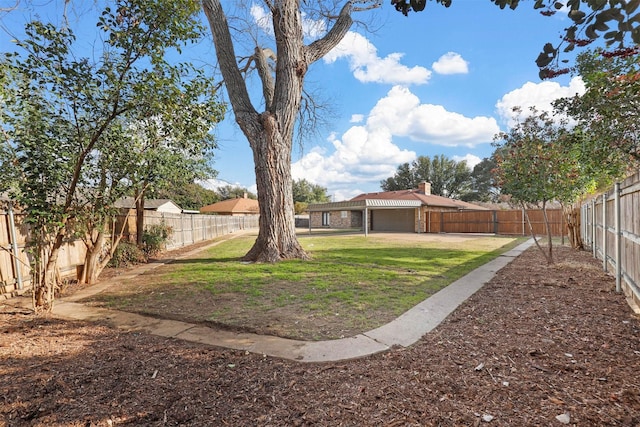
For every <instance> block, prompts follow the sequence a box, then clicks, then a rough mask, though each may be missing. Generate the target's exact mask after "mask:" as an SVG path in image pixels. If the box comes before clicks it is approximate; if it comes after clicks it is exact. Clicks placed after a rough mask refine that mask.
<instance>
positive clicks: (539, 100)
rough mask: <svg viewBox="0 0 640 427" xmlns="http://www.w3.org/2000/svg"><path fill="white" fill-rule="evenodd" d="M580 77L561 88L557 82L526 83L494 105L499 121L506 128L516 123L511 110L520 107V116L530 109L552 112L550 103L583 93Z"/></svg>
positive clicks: (583, 88) (525, 114) (514, 115)
mask: <svg viewBox="0 0 640 427" xmlns="http://www.w3.org/2000/svg"><path fill="white" fill-rule="evenodd" d="M585 90H586V89H585V85H584V81H583V80H582V77H579V76H578V77H574V78H572V79H571V81H570V82H569V85H568V86H562V85H560V83H558V82H552V81H543V82H541V83H532V82H527V83H525V84H524V85H522V87H520V88H518V89H515V90H512V91H511V92H509V93H507V94H506V95H504V96H503V97H502V98H501V99H500V100H499V101H498V102H497V104H496V111H497V113H498V115H499V116H500V119H501V120H502V121H504V123H505V124H506V125H507V126H508V127H510V128H511V127H513V126H514V125H515V124H516V123H517V119H516V117H517V115H518V114H516V113H514V111H513V109H514V108H515V107H520V109H521V110H522V115H523V116H525V117H526V116H527V113H528V112H529V108H530V107H536V109H537V110H538V111H548V112H551V111H553V106H552V103H553V101H555V100H556V99H559V98H563V97H572V96H574V95H576V94H578V95H582V94H583V93H584V92H585Z"/></svg>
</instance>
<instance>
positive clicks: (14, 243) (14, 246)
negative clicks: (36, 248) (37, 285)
mask: <svg viewBox="0 0 640 427" xmlns="http://www.w3.org/2000/svg"><path fill="white" fill-rule="evenodd" d="M8 205H9V207H8V212H9V235H10V237H11V252H12V255H13V256H12V258H13V265H14V268H15V269H16V285H17V286H18V289H19V290H22V286H23V284H22V270H21V269H20V254H19V253H18V239H17V234H18V233H16V222H15V218H14V217H13V203H11V202H9V203H8Z"/></svg>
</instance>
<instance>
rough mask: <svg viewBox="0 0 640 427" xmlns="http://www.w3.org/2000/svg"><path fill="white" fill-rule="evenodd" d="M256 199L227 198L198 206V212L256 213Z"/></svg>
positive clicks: (257, 209) (258, 210)
mask: <svg viewBox="0 0 640 427" xmlns="http://www.w3.org/2000/svg"><path fill="white" fill-rule="evenodd" d="M259 212H260V208H259V206H258V201H257V200H254V199H248V198H238V199H227V200H223V201H221V202H217V203H214V204H212V205H208V206H205V207H203V208H200V213H227V214H257V213H259Z"/></svg>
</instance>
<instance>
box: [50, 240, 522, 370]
mask: <svg viewBox="0 0 640 427" xmlns="http://www.w3.org/2000/svg"><path fill="white" fill-rule="evenodd" d="M218 243H219V242H217V243H214V244H213V245H215V244H218ZM532 244H533V241H532V240H529V241H527V242H525V243H523V244H521V245H519V246H517V247H516V248H514V249H512V250H510V251H508V252H506V253H504V254H502V255H501V256H499V257H498V258H495V259H494V260H492V261H490V262H488V263H487V264H485V265H483V266H481V267H479V268H477V269H475V270H474V271H472V272H471V273H469V274H467V275H466V276H464V277H462V278H460V279H458V280H457V281H455V282H453V283H452V284H451V285H449V286H447V287H446V288H444V289H442V290H440V291H439V292H437V293H436V294H434V295H432V296H431V297H429V298H427V299H426V300H424V301H423V302H421V303H420V304H418V305H416V306H415V307H413V308H412V309H410V310H409V311H407V312H406V313H404V314H402V315H401V316H400V317H398V318H397V319H396V320H394V321H392V322H390V323H388V324H386V325H383V326H381V327H379V328H376V329H373V330H371V331H368V332H364V333H362V334H359V335H356V336H353V337H350V338H343V339H338V340H331V341H317V342H308V341H297V340H291V339H286V338H279V337H274V336H265V335H256V334H250V333H236V332H230V331H222V330H218V329H212V328H208V327H206V326H201V325H194V324H190V323H186V322H180V321H175V320H162V319H156V318H153V317H147V316H143V315H139V314H133V313H126V312H121V311H116V310H108V309H104V308H96V307H89V306H86V305H83V304H81V303H78V302H76V301H79V300H81V299H83V298H86V297H88V296H90V295H95V294H97V293H99V292H101V291H102V290H104V289H105V288H107V287H108V286H109V283H105V284H99V285H97V286H92V287H90V288H87V289H85V290H82V291H79V292H77V293H76V294H74V295H73V296H71V297H69V298H63V299H60V300H58V301H57V302H56V303H55V306H54V309H53V315H54V316H58V317H61V318H66V319H75V320H89V321H101V322H107V323H108V324H109V325H111V326H113V327H117V328H120V329H122V330H126V331H143V332H148V333H150V334H154V335H159V336H163V337H167V338H177V339H182V340H187V341H193V342H199V343H203V344H208V345H213V346H217V347H226V348H232V349H236V350H245V351H250V352H253V353H258V354H265V355H268V356H273V357H279V358H284V359H291V360H297V361H300V362H328V361H337V360H345V359H353V358H358V357H363V356H367V355H370V354H374V353H378V352H382V351H385V350H389V349H390V348H391V347H393V346H396V345H398V346H402V347H408V346H410V345H412V344H413V343H415V342H416V341H418V340H419V339H420V338H421V337H422V336H423V335H424V334H426V333H427V332H429V331H431V330H432V329H434V328H435V327H436V326H438V325H439V324H440V323H441V322H442V321H443V320H444V319H445V318H446V317H447V316H448V315H449V314H450V313H451V312H453V311H454V310H455V309H456V308H457V307H458V306H459V305H460V304H462V303H463V302H464V301H465V300H466V299H467V298H469V297H470V296H471V295H473V294H474V293H475V292H476V291H477V290H479V289H480V288H481V287H482V286H483V285H484V284H485V283H486V282H488V281H489V280H490V279H491V278H492V277H493V276H494V275H495V273H496V272H497V271H498V270H500V269H501V268H503V267H504V266H506V265H507V264H509V263H510V262H511V261H512V260H513V259H514V258H515V257H517V256H519V255H520V254H521V253H522V252H523V251H524V250H526V249H527V248H529V246H531V245H532ZM213 245H212V246H213ZM199 250H203V248H201V249H198V251H199ZM194 252H195V251H194ZM189 255H191V253H187V254H184V255H183V256H182V257H188V256H189ZM159 265H162V263H157V264H150V265H148V266H144V268H140V269H136V270H135V273H133V274H130V275H126V276H119V277H118V281H123V280H132V279H134V278H135V276H136V275H137V274H140V273H142V272H143V271H147V270H148V269H151V268H155V267H157V266H159Z"/></svg>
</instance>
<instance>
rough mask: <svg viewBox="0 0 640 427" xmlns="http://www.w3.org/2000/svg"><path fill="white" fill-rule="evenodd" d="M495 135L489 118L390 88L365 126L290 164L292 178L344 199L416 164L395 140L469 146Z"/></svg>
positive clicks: (331, 139) (471, 162)
mask: <svg viewBox="0 0 640 427" xmlns="http://www.w3.org/2000/svg"><path fill="white" fill-rule="evenodd" d="M358 123H360V122H358ZM498 131H499V129H498V126H497V124H496V123H495V120H494V119H493V118H490V117H475V118H468V117H464V116H463V115H461V114H458V113H452V112H449V111H446V110H445V109H444V108H443V107H441V106H437V105H430V104H421V103H420V100H419V99H418V97H417V96H416V95H414V94H413V93H411V92H410V91H409V90H408V89H407V88H404V87H401V86H395V87H393V88H392V89H391V90H390V91H389V92H388V93H387V96H385V97H384V98H382V99H381V100H380V101H378V103H377V104H376V105H375V106H374V107H373V108H372V109H371V112H370V113H369V116H368V118H367V120H366V122H365V124H356V125H353V126H352V127H351V128H349V129H348V130H347V131H346V132H344V134H342V135H341V136H339V135H336V134H335V133H334V134H331V135H330V136H329V138H328V141H329V142H330V143H331V144H332V146H333V150H330V149H327V148H321V147H315V148H313V149H312V150H311V152H309V153H308V154H307V155H305V156H304V157H303V158H302V159H300V160H299V161H297V162H295V163H294V164H293V165H292V169H291V170H292V175H293V177H294V179H300V178H306V179H308V180H309V181H311V182H313V183H315V184H318V185H321V186H323V187H326V188H327V189H328V190H329V194H335V195H340V197H342V198H341V199H339V198H338V196H336V200H344V199H349V198H351V197H353V196H355V195H357V194H360V193H362V191H359V190H355V189H357V188H362V187H365V186H366V187H371V186H372V185H375V186H376V187H377V188H379V183H380V181H382V180H383V179H386V178H388V177H390V176H393V175H394V174H395V173H396V171H397V167H398V165H400V164H402V163H406V162H411V161H413V160H415V158H416V157H417V155H416V153H415V152H414V151H409V150H406V149H402V148H401V147H399V146H398V145H397V143H395V142H394V140H393V139H394V137H397V136H406V137H409V138H411V139H413V140H416V141H422V142H425V143H431V144H440V145H448V146H456V145H464V146H470V147H471V146H474V145H476V144H479V143H483V142H489V141H491V140H492V139H493V135H494V134H495V133H497V132H498ZM464 159H466V160H467V162H468V164H469V165H470V166H474V165H475V164H476V163H478V162H480V159H479V158H478V157H476V156H472V155H467V156H465V157H464ZM369 191H371V190H369Z"/></svg>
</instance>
